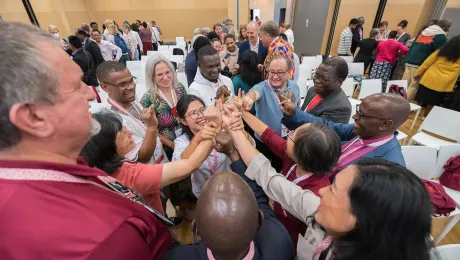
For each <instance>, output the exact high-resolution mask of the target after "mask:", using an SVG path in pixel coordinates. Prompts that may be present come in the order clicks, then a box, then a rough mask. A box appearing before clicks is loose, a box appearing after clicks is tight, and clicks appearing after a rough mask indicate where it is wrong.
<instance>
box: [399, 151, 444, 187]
mask: <svg viewBox="0 0 460 260" xmlns="http://www.w3.org/2000/svg"><path fill="white" fill-rule="evenodd" d="M401 148H402V154H403V156H404V160H405V161H406V167H407V169H409V170H411V171H412V172H413V173H415V175H417V176H418V177H419V178H423V179H427V180H429V179H431V177H432V176H433V172H434V168H435V166H436V160H437V155H438V149H436V148H435V147H429V146H402V147H401Z"/></svg>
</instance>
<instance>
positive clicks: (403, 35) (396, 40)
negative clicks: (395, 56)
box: [396, 32, 406, 41]
mask: <svg viewBox="0 0 460 260" xmlns="http://www.w3.org/2000/svg"><path fill="white" fill-rule="evenodd" d="M404 34H406V33H405V32H404V33H402V34H401V35H399V37H398V39H396V41H399V39H401V37H403V36H404Z"/></svg>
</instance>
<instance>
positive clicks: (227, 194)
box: [196, 172, 261, 259]
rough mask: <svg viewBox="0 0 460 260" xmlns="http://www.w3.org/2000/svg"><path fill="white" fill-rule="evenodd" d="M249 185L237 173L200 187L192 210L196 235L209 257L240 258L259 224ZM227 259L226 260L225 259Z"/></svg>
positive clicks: (220, 176)
mask: <svg viewBox="0 0 460 260" xmlns="http://www.w3.org/2000/svg"><path fill="white" fill-rule="evenodd" d="M259 216H260V215H259V208H258V205H257V202H256V199H255V197H254V194H253V193H252V191H251V189H250V188H249V186H248V185H247V184H246V182H245V181H244V180H243V179H242V178H241V177H240V176H238V175H237V174H235V173H233V172H222V173H217V174H215V175H214V176H212V177H211V178H210V179H209V180H208V182H207V183H206V185H205V186H204V188H203V190H202V192H201V194H200V198H199V200H198V203H197V208H196V225H197V228H198V232H199V233H200V236H201V238H202V240H203V242H204V243H205V245H206V247H208V248H209V249H210V250H211V251H212V253H213V255H214V256H215V257H216V258H218V256H231V255H234V256H235V257H236V258H238V257H240V256H241V255H242V257H240V259H241V258H243V257H244V254H245V253H246V251H247V249H248V248H249V245H250V243H251V241H252V240H253V238H254V235H255V234H256V232H257V229H258V227H259V226H260V224H261V218H260V217H259ZM227 258H228V257H227Z"/></svg>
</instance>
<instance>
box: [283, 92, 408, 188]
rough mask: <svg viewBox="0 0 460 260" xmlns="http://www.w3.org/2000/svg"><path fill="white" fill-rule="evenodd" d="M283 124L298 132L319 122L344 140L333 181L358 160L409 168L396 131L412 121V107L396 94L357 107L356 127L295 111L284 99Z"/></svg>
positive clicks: (376, 96) (373, 98)
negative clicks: (310, 124) (305, 125)
mask: <svg viewBox="0 0 460 260" xmlns="http://www.w3.org/2000/svg"><path fill="white" fill-rule="evenodd" d="M281 111H282V112H283V114H284V118H283V119H282V123H283V124H284V125H286V126H287V127H288V128H289V129H296V128H297V127H298V126H301V125H303V124H305V123H311V122H313V121H320V122H321V123H323V124H325V125H327V126H329V127H330V128H332V129H333V130H334V131H335V132H336V133H337V134H338V135H339V137H340V139H341V140H342V155H341V156H340V158H339V161H338V163H337V166H336V167H335V169H334V170H333V172H332V174H331V176H330V179H331V180H332V179H333V178H334V176H335V175H336V174H337V173H338V172H340V171H341V170H343V169H344V168H346V167H347V166H348V165H350V164H352V163H354V162H355V161H356V160H358V159H359V158H363V157H364V158H382V159H385V160H388V161H392V162H395V163H398V164H401V165H403V166H406V163H405V161H404V157H403V155H402V152H401V145H400V144H399V141H398V139H397V136H398V132H397V129H398V128H399V127H400V126H401V125H402V124H403V123H404V122H405V121H406V120H407V119H408V118H409V115H410V105H409V102H408V101H407V100H406V99H405V98H403V97H402V96H399V95H396V94H388V93H384V94H374V95H371V96H368V97H366V98H365V99H364V100H363V102H362V103H361V104H360V105H357V107H356V114H355V115H353V119H354V120H355V123H354V124H339V123H333V122H330V121H327V120H325V119H323V118H320V117H315V116H313V115H311V114H309V113H307V112H304V111H302V110H300V109H299V108H296V106H295V104H294V103H292V101H291V100H289V99H287V98H285V97H282V96H281Z"/></svg>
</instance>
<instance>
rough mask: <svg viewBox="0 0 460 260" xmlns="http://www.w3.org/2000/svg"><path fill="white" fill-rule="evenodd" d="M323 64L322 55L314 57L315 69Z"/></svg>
mask: <svg viewBox="0 0 460 260" xmlns="http://www.w3.org/2000/svg"><path fill="white" fill-rule="evenodd" d="M321 63H323V55H316V68H318V67H319V65H321Z"/></svg>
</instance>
